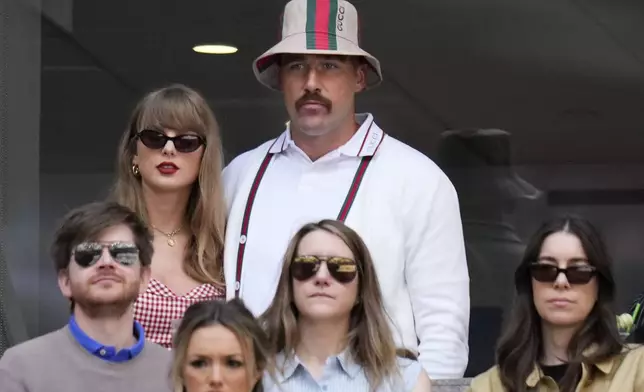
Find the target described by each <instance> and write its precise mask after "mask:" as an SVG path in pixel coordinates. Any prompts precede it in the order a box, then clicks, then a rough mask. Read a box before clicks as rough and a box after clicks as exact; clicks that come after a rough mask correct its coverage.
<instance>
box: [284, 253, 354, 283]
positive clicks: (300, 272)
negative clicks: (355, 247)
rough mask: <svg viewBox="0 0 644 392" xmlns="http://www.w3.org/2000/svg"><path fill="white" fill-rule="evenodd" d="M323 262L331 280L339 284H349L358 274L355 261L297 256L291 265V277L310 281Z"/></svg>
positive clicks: (344, 258)
mask: <svg viewBox="0 0 644 392" xmlns="http://www.w3.org/2000/svg"><path fill="white" fill-rule="evenodd" d="M323 262H326V267H327V269H328V270H329V274H330V275H331V276H332V277H333V279H335V280H337V281H338V282H340V283H349V282H351V281H352V280H353V279H355V277H356V275H357V274H358V266H357V264H356V262H355V260H352V259H349V258H346V257H335V256H334V257H321V256H297V257H296V258H294V259H293V262H292V263H291V276H293V278H294V279H297V280H300V281H304V280H308V279H311V278H312V277H314V276H315V274H316V273H317V272H318V271H319V270H320V266H321V265H322V263H323Z"/></svg>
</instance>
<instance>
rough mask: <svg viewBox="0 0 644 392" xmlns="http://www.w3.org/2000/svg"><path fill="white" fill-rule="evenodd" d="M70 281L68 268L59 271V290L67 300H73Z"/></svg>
mask: <svg viewBox="0 0 644 392" xmlns="http://www.w3.org/2000/svg"><path fill="white" fill-rule="evenodd" d="M71 286H72V285H71V282H70V279H69V270H68V269H67V268H65V269H63V270H60V271H58V288H60V292H61V293H62V294H63V296H64V297H65V298H68V299H71V298H72V288H71Z"/></svg>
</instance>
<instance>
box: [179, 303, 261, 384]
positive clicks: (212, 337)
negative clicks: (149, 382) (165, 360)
mask: <svg viewBox="0 0 644 392" xmlns="http://www.w3.org/2000/svg"><path fill="white" fill-rule="evenodd" d="M173 353H174V361H173V364H172V372H171V379H172V384H173V386H174V392H203V391H227V392H263V390H264V389H263V387H262V382H261V378H262V373H263V372H264V370H266V369H267V368H268V363H269V359H270V355H269V351H268V339H267V337H266V334H265V333H264V331H263V330H262V329H261V327H260V326H259V324H258V323H257V321H256V320H255V318H254V317H253V315H252V313H251V312H250V311H249V310H248V309H247V308H246V307H245V306H244V304H243V303H242V302H241V300H232V301H230V302H224V301H207V302H199V303H196V304H194V305H192V306H190V307H189V308H188V310H187V311H186V313H185V316H184V318H183V320H182V321H181V324H180V325H179V328H178V330H177V334H176V336H175V340H174V350H173Z"/></svg>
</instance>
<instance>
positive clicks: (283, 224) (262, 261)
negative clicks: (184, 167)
mask: <svg viewBox="0 0 644 392" xmlns="http://www.w3.org/2000/svg"><path fill="white" fill-rule="evenodd" d="M356 119H357V121H358V122H359V123H361V126H360V128H359V129H358V131H357V132H356V134H355V135H354V136H353V137H352V138H351V140H349V141H348V142H347V143H346V144H345V145H343V146H341V147H340V148H338V149H336V150H334V151H331V152H330V153H328V154H326V155H325V156H323V157H321V158H319V159H317V160H316V161H311V160H310V159H309V158H308V156H307V155H306V154H305V153H304V152H303V151H302V150H301V149H299V148H298V147H297V146H296V145H295V143H294V142H293V141H292V139H291V138H290V131H289V130H288V129H287V130H286V131H285V132H284V133H282V134H281V135H280V136H279V137H278V138H277V139H274V140H271V141H269V142H267V143H264V144H263V145H261V146H260V147H258V148H256V149H254V150H251V151H249V152H246V153H244V154H242V155H240V156H238V157H237V158H235V159H234V160H233V161H232V162H231V163H230V165H228V167H226V169H225V170H224V186H225V192H226V201H227V204H228V212H229V218H228V226H227V230H226V246H225V250H224V270H225V276H226V286H227V297H228V298H232V297H234V295H235V284H236V282H237V279H236V267H237V256H238V251H239V249H240V245H241V244H243V245H244V247H245V249H244V257H243V266H242V270H241V271H242V272H241V279H240V282H239V284H240V297H241V298H242V299H243V300H244V302H245V303H246V305H247V306H248V307H249V308H250V310H251V311H252V312H253V313H254V314H255V315H259V314H261V313H262V312H264V311H265V310H266V308H267V307H268V306H269V305H270V303H271V301H272V299H273V296H274V294H275V290H276V288H277V282H278V280H279V274H280V272H281V268H282V262H283V256H284V253H285V251H286V247H287V245H288V243H289V241H290V239H291V237H292V236H293V235H294V234H295V232H297V231H298V230H299V229H300V227H302V226H303V225H304V224H306V223H309V222H314V221H319V220H321V219H325V218H337V216H338V213H339V212H340V209H341V207H342V205H343V203H344V201H345V198H346V196H347V192H348V191H349V189H350V187H351V183H352V181H353V179H354V176H355V174H356V169H357V168H358V165H359V164H360V160H361V158H362V157H363V156H366V155H373V158H372V161H371V163H370V165H369V167H368V168H367V171H366V173H365V175H364V179H363V181H362V184H361V186H360V189H359V191H358V193H357V196H356V198H355V202H354V204H353V206H352V208H351V210H350V212H349V214H348V217H347V219H346V222H345V223H346V224H347V225H348V226H350V227H351V228H353V229H354V230H356V231H357V232H358V234H360V236H361V237H362V238H363V240H364V241H365V243H366V244H367V246H368V248H369V250H370V252H371V254H372V257H373V259H374V263H375V268H376V272H377V274H378V279H379V282H380V287H381V291H382V294H383V297H384V301H385V307H386V310H387V312H388V314H389V315H390V317H391V318H392V320H393V324H392V326H393V327H394V338H395V339H396V341H397V343H398V344H399V345H402V346H404V347H407V348H409V349H411V350H417V351H419V353H420V361H421V362H422V364H423V366H424V368H425V370H426V371H427V373H428V374H429V376H430V377H432V378H437V379H438V378H458V377H462V375H463V373H464V372H465V367H466V366H467V356H468V345H467V339H468V324H469V306H470V300H469V277H468V272H467V264H466V260H465V249H464V243H463V231H462V224H461V220H460V212H459V207H458V200H457V196H456V192H455V190H454V187H453V186H452V184H451V182H450V181H449V179H448V178H447V176H446V175H445V174H444V173H443V172H442V171H441V170H440V168H438V167H437V166H436V165H435V164H434V162H432V161H431V160H430V159H429V158H427V157H426V156H425V155H423V154H421V153H420V152H418V151H416V150H414V149H413V148H411V147H409V146H407V145H405V144H403V143H401V142H400V141H398V140H396V139H394V138H392V137H390V136H388V135H385V134H384V132H383V131H382V130H381V129H380V128H379V127H378V126H377V125H376V124H375V122H374V120H373V117H372V116H371V114H366V115H358V116H357V117H356ZM269 150H270V152H272V153H274V154H275V155H274V157H273V159H272V160H271V162H270V163H269V164H268V167H267V168H266V171H265V174H264V176H263V178H262V181H261V182H260V185H259V188H258V190H257V193H256V197H255V200H254V202H253V203H252V210H251V213H250V219H249V224H248V229H247V235H246V236H241V233H242V220H243V215H244V212H245V211H246V207H247V201H248V198H249V194H250V190H251V187H252V184H253V182H254V179H255V176H256V174H257V172H258V170H259V168H260V165H261V163H262V161H263V160H264V158H265V156H266V153H267V152H268V151H269Z"/></svg>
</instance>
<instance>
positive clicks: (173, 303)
mask: <svg viewBox="0 0 644 392" xmlns="http://www.w3.org/2000/svg"><path fill="white" fill-rule="evenodd" d="M213 299H224V300H225V299H226V292H225V289H224V288H220V287H216V286H213V285H211V284H207V283H204V284H202V285H200V286H197V287H195V288H194V289H192V290H190V291H189V292H188V293H186V294H185V295H182V296H177V295H176V294H175V293H173V292H172V291H171V290H170V289H169V288H168V287H167V286H166V285H164V284H163V283H161V282H159V281H158V280H156V279H154V278H152V279H150V283H149V284H148V288H147V290H145V293H143V294H141V295H139V298H138V299H137V300H136V303H135V304H134V318H135V319H136V321H138V322H139V323H140V324H141V325H142V326H143V330H144V331H145V338H146V339H147V340H150V341H152V342H154V343H157V344H160V345H161V346H163V347H166V348H171V347H172V337H173V333H174V329H175V328H176V327H178V324H177V323H178V322H179V321H180V320H181V318H182V317H183V313H184V312H185V311H186V309H187V308H188V307H189V306H190V305H192V304H194V303H196V302H200V301H208V300H213Z"/></svg>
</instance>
